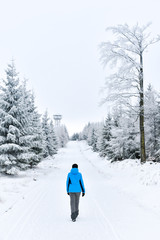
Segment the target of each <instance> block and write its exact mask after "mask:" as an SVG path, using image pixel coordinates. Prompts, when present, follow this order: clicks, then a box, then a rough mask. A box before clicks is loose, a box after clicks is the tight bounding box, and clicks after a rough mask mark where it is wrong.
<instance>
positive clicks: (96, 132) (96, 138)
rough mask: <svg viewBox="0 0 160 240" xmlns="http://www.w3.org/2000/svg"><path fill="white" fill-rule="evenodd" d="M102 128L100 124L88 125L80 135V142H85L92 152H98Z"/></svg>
mask: <svg viewBox="0 0 160 240" xmlns="http://www.w3.org/2000/svg"><path fill="white" fill-rule="evenodd" d="M102 128H103V123H102V122H97V123H88V124H87V125H86V126H85V127H84V129H83V131H82V132H81V133H80V140H86V141H87V143H88V145H89V146H91V147H92V148H93V151H95V152H98V151H100V145H101V132H102Z"/></svg>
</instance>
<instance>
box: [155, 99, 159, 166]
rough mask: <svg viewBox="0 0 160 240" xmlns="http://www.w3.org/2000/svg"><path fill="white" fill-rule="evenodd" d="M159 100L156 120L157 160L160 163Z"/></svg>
mask: <svg viewBox="0 0 160 240" xmlns="http://www.w3.org/2000/svg"><path fill="white" fill-rule="evenodd" d="M158 97H159V98H160V96H158ZM159 98H158V100H157V115H156V120H155V125H156V135H157V142H156V152H155V160H156V161H158V162H160V100H159Z"/></svg>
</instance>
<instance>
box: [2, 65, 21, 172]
mask: <svg viewBox="0 0 160 240" xmlns="http://www.w3.org/2000/svg"><path fill="white" fill-rule="evenodd" d="M6 76H7V77H6V79H5V80H3V83H2V86H1V96H0V118H1V124H0V171H1V172H3V173H7V174H14V173H16V169H17V165H18V156H19V155H20V154H21V153H22V152H23V151H24V149H23V148H22V147H21V146H20V144H19V138H20V135H21V130H22V125H21V123H20V121H19V118H18V117H19V114H20V109H19V103H20V98H21V95H20V93H21V91H20V87H19V79H18V74H17V72H16V69H15V66H14V62H13V61H12V63H11V64H8V68H7V70H6Z"/></svg>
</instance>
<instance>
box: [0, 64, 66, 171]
mask: <svg viewBox="0 0 160 240" xmlns="http://www.w3.org/2000/svg"><path fill="white" fill-rule="evenodd" d="M67 141H68V133H67V130H66V128H65V126H60V127H59V128H57V129H55V128H54V126H53V122H52V121H51V120H50V119H49V117H48V113H47V111H46V112H45V114H44V115H43V116H42V119H41V115H40V114H39V113H38V111H37V108H36V106H35V96H34V94H33V93H32V92H31V91H30V90H28V89H27V86H26V80H24V81H23V82H20V80H19V77H18V73H17V72H16V68H15V65H14V62H13V61H12V63H11V64H8V67H7V69H6V78H5V79H3V80H2V82H1V87H0V172H1V173H5V174H15V173H16V172H17V171H18V170H26V169H28V168H33V167H34V166H36V165H37V164H38V163H39V162H40V161H41V160H42V159H43V158H46V157H48V156H53V155H54V154H56V153H57V150H58V148H60V147H64V146H65V144H66V143H67Z"/></svg>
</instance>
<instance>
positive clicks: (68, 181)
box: [66, 174, 71, 194]
mask: <svg viewBox="0 0 160 240" xmlns="http://www.w3.org/2000/svg"><path fill="white" fill-rule="evenodd" d="M70 184H71V179H70V177H69V174H68V176H67V181H66V191H67V194H68V193H69V185H70Z"/></svg>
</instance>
